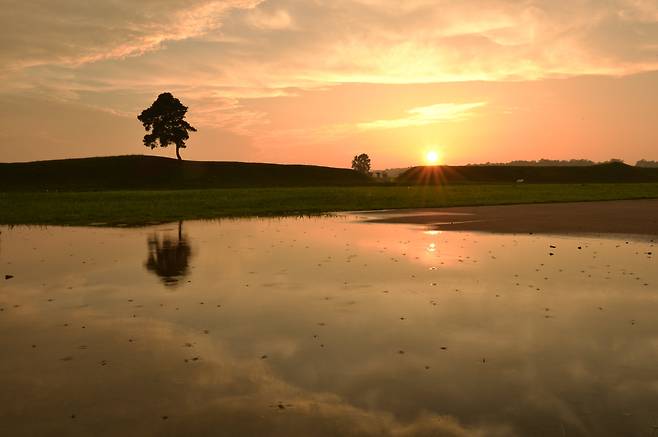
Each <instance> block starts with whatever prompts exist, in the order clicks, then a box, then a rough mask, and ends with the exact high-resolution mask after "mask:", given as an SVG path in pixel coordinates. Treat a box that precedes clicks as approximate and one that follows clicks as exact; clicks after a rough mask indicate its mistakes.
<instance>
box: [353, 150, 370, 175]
mask: <svg viewBox="0 0 658 437" xmlns="http://www.w3.org/2000/svg"><path fill="white" fill-rule="evenodd" d="M352 169H354V170H356V171H358V172H359V173H363V174H368V173H370V158H369V157H368V155H366V154H365V153H362V154H360V155H357V156H355V157H354V159H353V160H352Z"/></svg>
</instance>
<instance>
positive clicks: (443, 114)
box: [358, 102, 487, 130]
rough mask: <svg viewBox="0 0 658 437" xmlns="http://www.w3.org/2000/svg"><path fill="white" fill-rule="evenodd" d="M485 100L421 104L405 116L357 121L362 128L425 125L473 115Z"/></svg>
mask: <svg viewBox="0 0 658 437" xmlns="http://www.w3.org/2000/svg"><path fill="white" fill-rule="evenodd" d="M486 104H487V102H475V103H438V104H436V105H430V106H422V107H419V108H413V109H410V110H408V111H407V113H408V114H409V115H408V116H407V117H403V118H396V119H392V120H375V121H369V122H366V123H359V124H358V127H359V128H360V129H363V130H370V129H396V128H400V127H411V126H425V125H428V124H434V123H440V122H450V121H460V120H465V119H467V118H469V117H472V116H473V115H474V112H473V110H474V109H477V108H481V107H483V106H484V105H486Z"/></svg>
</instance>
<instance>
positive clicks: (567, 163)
mask: <svg viewBox="0 0 658 437" xmlns="http://www.w3.org/2000/svg"><path fill="white" fill-rule="evenodd" d="M611 163H620V164H623V163H624V160H623V159H618V158H612V159H609V160H608V161H600V162H595V161H592V160H589V159H539V160H535V161H524V160H516V161H509V162H486V163H484V164H466V165H473V166H478V165H489V166H491V165H494V166H495V165H498V166H509V167H514V166H517V167H522V166H523V167H587V166H589V165H597V164H611ZM640 163H646V164H647V165H640ZM651 163H655V161H646V160H644V159H643V160H641V161H638V162H637V164H636V165H637V166H638V167H653V165H651ZM656 164H657V165H656V166H658V163H656Z"/></svg>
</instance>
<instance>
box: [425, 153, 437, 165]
mask: <svg viewBox="0 0 658 437" xmlns="http://www.w3.org/2000/svg"><path fill="white" fill-rule="evenodd" d="M440 160H441V155H440V154H439V152H437V151H436V150H430V151H429V152H427V153H426V154H425V162H426V163H427V165H437V164H438V163H439V161H440Z"/></svg>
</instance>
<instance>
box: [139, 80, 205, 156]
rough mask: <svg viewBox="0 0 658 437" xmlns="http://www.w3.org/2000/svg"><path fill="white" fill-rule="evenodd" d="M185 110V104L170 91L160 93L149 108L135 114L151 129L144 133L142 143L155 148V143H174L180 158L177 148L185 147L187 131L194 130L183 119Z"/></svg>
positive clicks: (187, 137)
mask: <svg viewBox="0 0 658 437" xmlns="http://www.w3.org/2000/svg"><path fill="white" fill-rule="evenodd" d="M186 112H187V106H185V105H183V104H182V103H181V102H180V100H178V99H177V98H175V97H174V96H173V95H172V94H171V93H162V94H160V95H159V96H158V98H157V99H156V100H155V102H153V104H152V105H151V106H150V107H149V108H147V109H145V110H143V111H142V113H141V114H140V115H138V116H137V119H138V120H139V121H141V122H142V124H143V125H144V129H146V131H147V132H148V131H151V133H148V134H146V135H144V145H145V146H146V147H150V148H151V149H155V147H156V146H157V143H159V144H160V147H167V146H168V145H169V144H175V145H176V157H177V158H178V159H179V160H180V159H181V157H180V152H179V149H184V148H185V141H186V140H188V139H189V138H190V135H189V133H188V132H189V131H192V132H196V129H195V128H193V127H192V126H191V125H190V124H189V123H188V122H187V121H185V113H186Z"/></svg>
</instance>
